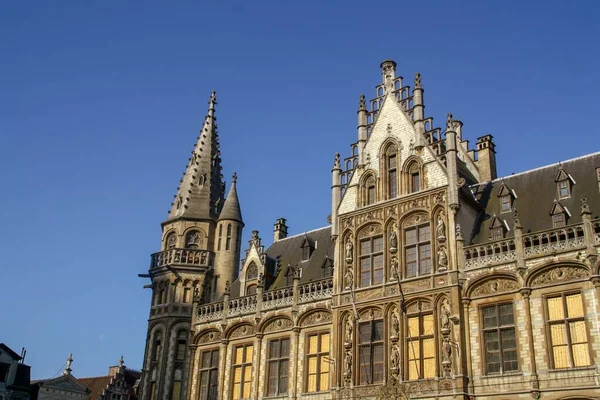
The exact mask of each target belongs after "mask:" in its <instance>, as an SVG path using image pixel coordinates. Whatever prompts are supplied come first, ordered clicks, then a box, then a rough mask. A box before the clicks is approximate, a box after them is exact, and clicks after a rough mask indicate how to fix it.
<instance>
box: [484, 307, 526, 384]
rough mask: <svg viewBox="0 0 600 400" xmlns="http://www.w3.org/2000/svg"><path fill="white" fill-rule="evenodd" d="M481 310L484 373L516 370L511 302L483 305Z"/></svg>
mask: <svg viewBox="0 0 600 400" xmlns="http://www.w3.org/2000/svg"><path fill="white" fill-rule="evenodd" d="M482 311H483V312H482V314H483V342H484V344H483V349H484V356H485V369H486V373H487V374H502V373H504V372H510V371H518V370H519V361H518V359H517V339H516V335H515V318H514V315H513V304H512V303H504V304H495V305H493V306H487V307H484V308H483V309H482Z"/></svg>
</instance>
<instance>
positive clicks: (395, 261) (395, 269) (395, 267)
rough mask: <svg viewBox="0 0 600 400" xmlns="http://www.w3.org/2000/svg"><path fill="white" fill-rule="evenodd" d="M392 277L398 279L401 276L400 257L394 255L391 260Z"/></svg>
mask: <svg viewBox="0 0 600 400" xmlns="http://www.w3.org/2000/svg"><path fill="white" fill-rule="evenodd" d="M390 277H391V280H398V279H399V278H400V274H399V271H398V259H397V258H396V257H392V259H391V261H390Z"/></svg>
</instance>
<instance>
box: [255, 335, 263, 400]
mask: <svg viewBox="0 0 600 400" xmlns="http://www.w3.org/2000/svg"><path fill="white" fill-rule="evenodd" d="M263 336H264V334H262V333H260V332H259V333H257V334H256V335H254V337H255V339H254V354H255V355H256V358H255V359H256V364H255V365H254V368H253V369H254V370H255V371H254V398H255V399H259V398H261V397H260V396H259V393H260V375H261V374H262V373H263V372H262V371H261V370H260V366H261V365H262V364H263V362H262V361H261V352H262V338H263Z"/></svg>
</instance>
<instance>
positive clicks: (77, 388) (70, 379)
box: [42, 375, 89, 393]
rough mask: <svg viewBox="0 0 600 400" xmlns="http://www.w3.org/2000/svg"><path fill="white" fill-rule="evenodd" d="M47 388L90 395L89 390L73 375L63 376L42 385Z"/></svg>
mask: <svg viewBox="0 0 600 400" xmlns="http://www.w3.org/2000/svg"><path fill="white" fill-rule="evenodd" d="M42 386H44V387H45V388H52V389H59V390H64V391H67V392H76V393H88V391H89V390H88V388H87V387H86V386H85V385H83V384H82V383H81V382H79V381H78V380H77V378H75V377H74V376H73V375H63V376H59V377H58V378H54V379H49V380H47V381H44V382H43V383H42Z"/></svg>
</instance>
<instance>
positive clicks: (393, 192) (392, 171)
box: [388, 155, 398, 199]
mask: <svg viewBox="0 0 600 400" xmlns="http://www.w3.org/2000/svg"><path fill="white" fill-rule="evenodd" d="M388 181H389V188H390V189H389V195H390V199H393V198H395V197H396V196H398V175H397V173H396V156H395V155H393V156H389V157H388Z"/></svg>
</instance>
